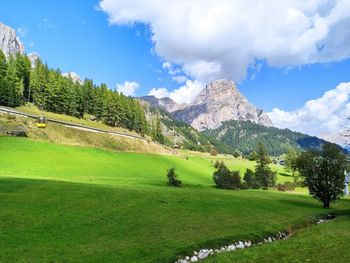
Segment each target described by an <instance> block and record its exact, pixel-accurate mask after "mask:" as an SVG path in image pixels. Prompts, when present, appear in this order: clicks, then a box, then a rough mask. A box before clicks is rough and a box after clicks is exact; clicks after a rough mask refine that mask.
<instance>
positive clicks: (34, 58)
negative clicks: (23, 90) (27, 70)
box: [27, 52, 40, 68]
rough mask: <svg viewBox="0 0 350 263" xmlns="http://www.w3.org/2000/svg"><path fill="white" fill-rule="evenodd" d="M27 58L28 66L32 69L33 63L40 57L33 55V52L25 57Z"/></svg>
mask: <svg viewBox="0 0 350 263" xmlns="http://www.w3.org/2000/svg"><path fill="white" fill-rule="evenodd" d="M27 57H28V58H29V60H30V66H31V67H32V68H34V67H35V62H36V60H37V59H40V56H39V55H38V54H37V53H34V52H32V53H29V54H28V55H27Z"/></svg>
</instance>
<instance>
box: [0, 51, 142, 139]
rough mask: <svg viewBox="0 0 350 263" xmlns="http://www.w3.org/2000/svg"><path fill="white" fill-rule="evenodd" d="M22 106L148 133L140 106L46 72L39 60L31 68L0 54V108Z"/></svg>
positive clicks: (21, 59) (107, 91) (23, 60)
mask: <svg viewBox="0 0 350 263" xmlns="http://www.w3.org/2000/svg"><path fill="white" fill-rule="evenodd" d="M26 102H31V103H34V104H35V105H36V106H38V107H39V108H41V109H43V110H47V111H52V112H55V113H62V114H66V115H70V116H75V117H80V118H81V117H83V116H84V114H91V115H93V116H95V118H96V119H98V120H102V121H103V122H105V123H106V124H108V125H110V126H119V127H123V128H127V129H129V130H135V131H136V132H138V133H140V134H145V133H146V132H147V130H148V128H147V122H146V118H145V113H144V111H143V108H142V106H141V104H140V103H139V102H138V101H137V100H134V99H132V98H130V97H126V96H124V95H123V94H119V93H118V92H115V91H112V90H110V89H108V87H107V85H106V84H101V85H96V84H94V83H93V81H92V80H90V79H86V80H85V81H84V83H83V84H82V85H81V84H79V83H78V82H74V81H73V80H72V79H71V78H66V77H63V76H62V74H61V72H60V70H59V69H50V68H49V67H48V66H47V65H46V64H43V63H42V62H41V60H40V59H37V60H36V62H35V67H34V68H31V63H30V60H29V59H28V57H27V56H25V55H21V54H19V53H18V54H17V55H16V56H10V57H9V58H8V59H6V57H5V55H4V54H3V52H2V51H1V50H0V105H5V106H9V107H17V106H20V105H23V104H25V103H26Z"/></svg>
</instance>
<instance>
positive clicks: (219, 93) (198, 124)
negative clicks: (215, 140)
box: [141, 79, 272, 131]
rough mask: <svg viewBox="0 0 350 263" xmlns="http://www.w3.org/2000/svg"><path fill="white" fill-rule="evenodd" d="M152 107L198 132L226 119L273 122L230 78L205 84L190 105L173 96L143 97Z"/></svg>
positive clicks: (219, 124)
mask: <svg viewBox="0 0 350 263" xmlns="http://www.w3.org/2000/svg"><path fill="white" fill-rule="evenodd" d="M141 99H143V100H146V101H148V102H149V103H150V104H152V105H153V106H156V107H159V108H162V109H164V110H166V111H168V112H170V113H171V115H172V116H173V117H174V118H175V119H176V120H178V121H182V122H186V123H188V124H190V125H191V126H192V127H194V128H195V129H197V130H199V131H203V130H208V129H216V128H218V127H220V126H221V124H222V123H223V122H225V121H229V120H242V121H251V122H253V123H257V124H260V125H264V126H272V122H271V120H270V118H269V117H268V116H267V114H265V113H264V111H263V110H261V109H258V108H256V107H255V106H254V105H252V104H251V103H249V102H248V100H247V98H246V97H245V96H244V95H243V94H242V93H240V92H239V90H238V89H237V87H236V85H235V84H234V83H233V82H232V81H230V80H226V79H223V80H216V81H214V82H212V83H210V84H208V85H207V86H206V88H205V89H204V90H202V91H201V92H200V93H199V94H198V96H197V97H196V98H195V100H194V101H193V102H192V103H190V104H177V103H176V102H175V101H173V100H172V99H170V98H162V99H157V98H155V97H153V96H145V97H141Z"/></svg>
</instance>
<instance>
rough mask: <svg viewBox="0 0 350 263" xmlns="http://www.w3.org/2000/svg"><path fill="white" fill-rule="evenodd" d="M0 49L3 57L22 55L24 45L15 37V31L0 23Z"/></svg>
mask: <svg viewBox="0 0 350 263" xmlns="http://www.w3.org/2000/svg"><path fill="white" fill-rule="evenodd" d="M0 49H1V50H2V51H3V52H4V54H5V56H7V57H8V56H9V55H15V54H16V53H18V52H19V53H21V54H23V53H24V45H23V44H22V42H21V41H20V40H19V38H18V37H17V35H16V30H14V29H13V28H11V27H9V26H6V25H4V24H3V23H1V22H0Z"/></svg>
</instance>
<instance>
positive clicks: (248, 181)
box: [243, 169, 260, 189]
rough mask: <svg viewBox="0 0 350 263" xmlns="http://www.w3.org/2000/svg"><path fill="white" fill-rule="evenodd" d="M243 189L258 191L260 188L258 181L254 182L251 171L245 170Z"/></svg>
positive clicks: (254, 178)
mask: <svg viewBox="0 0 350 263" xmlns="http://www.w3.org/2000/svg"><path fill="white" fill-rule="evenodd" d="M243 180H244V183H245V188H253V189H258V188H259V187H260V185H259V183H258V181H257V180H256V177H255V173H254V171H253V170H251V169H247V170H246V171H245V173H244V177H243Z"/></svg>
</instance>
